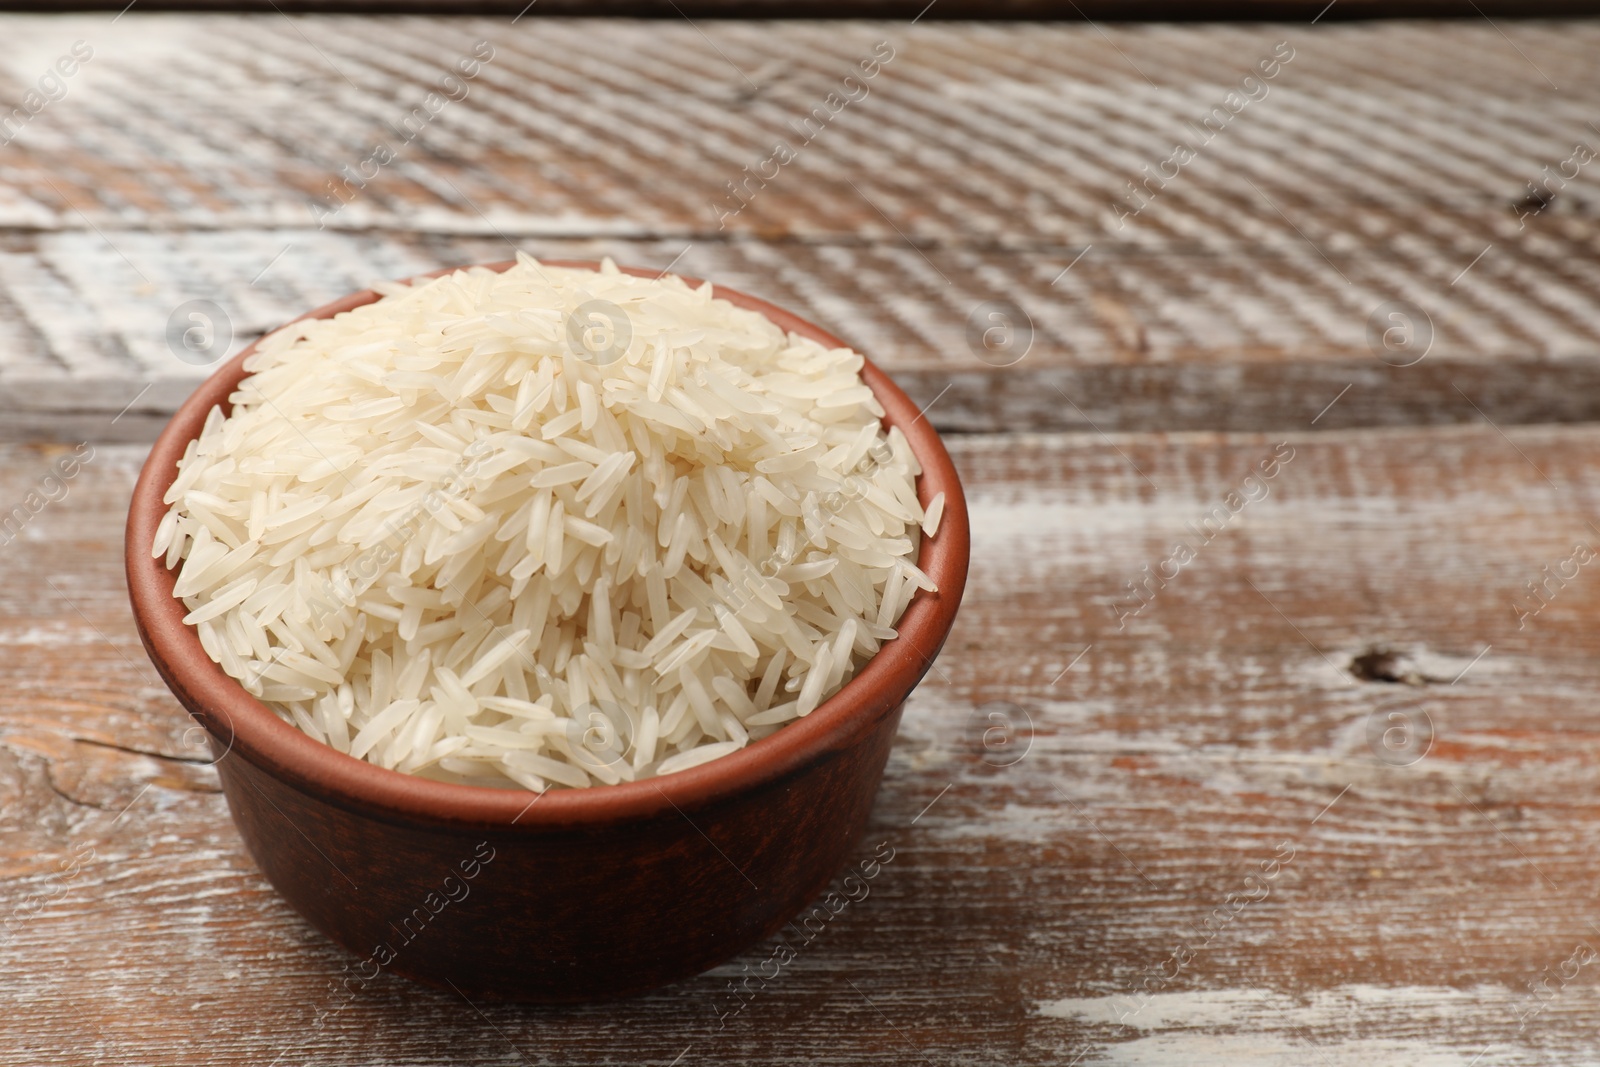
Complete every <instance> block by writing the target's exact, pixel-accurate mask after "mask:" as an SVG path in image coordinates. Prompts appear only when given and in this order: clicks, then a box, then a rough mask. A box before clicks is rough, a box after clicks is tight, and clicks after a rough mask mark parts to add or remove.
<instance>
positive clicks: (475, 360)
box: [152, 256, 944, 791]
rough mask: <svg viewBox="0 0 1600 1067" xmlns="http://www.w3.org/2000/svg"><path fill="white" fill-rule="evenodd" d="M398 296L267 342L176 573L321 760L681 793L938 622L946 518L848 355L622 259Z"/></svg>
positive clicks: (216, 639)
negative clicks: (324, 751)
mask: <svg viewBox="0 0 1600 1067" xmlns="http://www.w3.org/2000/svg"><path fill="white" fill-rule="evenodd" d="M383 291H384V293H385V296H384V298H383V299H381V300H379V301H377V302H376V303H373V304H370V305H367V306H365V307H361V308H357V309H356V310H354V311H351V312H347V313H345V314H342V315H338V316H336V317H335V318H333V319H322V320H311V321H307V322H301V323H294V324H292V325H290V326H287V327H285V328H284V329H282V330H279V331H278V332H276V333H274V334H272V335H271V336H269V337H268V338H266V339H265V340H264V341H263V342H262V343H261V346H260V349H259V351H258V352H257V354H256V355H254V356H253V357H252V358H251V360H250V362H249V364H248V369H249V370H250V371H252V372H253V373H252V375H251V376H250V377H248V378H246V379H245V381H244V382H243V384H242V385H241V386H240V387H239V389H238V391H237V392H236V393H235V394H234V396H233V398H232V399H233V409H232V414H231V415H229V416H227V417H226V418H225V417H223V415H222V413H221V411H220V410H213V411H212V412H211V414H210V417H209V418H208V419H207V421H206V424H205V428H204V430H203V431H202V433H201V434H200V437H199V438H198V439H197V440H196V441H194V442H191V444H190V446H189V448H188V451H187V452H186V453H185V455H184V458H183V460H182V461H181V463H180V464H179V473H178V477H177V479H176V481H175V482H174V483H173V485H172V488H171V489H170V490H169V491H168V492H167V495H166V502H167V503H168V504H169V505H170V510H169V512H168V513H167V515H166V516H165V517H164V519H163V521H162V522H161V524H160V527H159V529H158V531H157V533H156V537H155V543H154V544H153V546H152V551H153V554H154V555H155V556H157V557H165V559H166V562H167V565H168V566H169V567H177V568H179V573H178V579H177V586H176V588H175V590H174V593H175V595H177V596H179V597H181V598H182V599H183V601H184V604H185V606H186V607H187V608H188V609H189V614H188V616H187V618H186V620H185V621H186V622H188V623H189V624H191V625H193V626H195V627H196V628H197V630H198V632H199V637H200V641H201V643H202V645H204V647H205V649H206V651H207V652H208V653H209V654H210V655H211V657H212V658H213V659H214V660H216V661H217V662H218V663H219V664H221V666H222V667H223V669H224V670H225V671H226V672H227V673H228V674H229V675H231V676H232V677H234V678H236V679H238V680H239V681H240V682H241V683H242V684H243V685H244V687H245V688H246V689H247V690H248V691H249V692H251V693H253V694H255V695H256V696H257V697H259V698H260V699H262V700H263V701H264V702H266V703H267V704H268V706H269V707H271V708H273V710H275V711H276V712H277V713H278V714H279V715H280V716H282V717H283V718H284V719H285V720H286V721H287V722H290V723H292V724H293V725H295V726H297V727H299V728H300V729H302V730H304V731H305V732H306V733H308V734H310V735H311V736H312V737H315V738H317V739H318V740H320V741H323V742H325V743H327V744H329V745H332V746H333V747H334V748H336V749H338V750H339V751H341V752H347V753H349V754H351V755H353V756H356V757H359V758H363V759H366V760H369V761H371V762H373V763H375V764H378V765H379V766H383V767H388V768H392V769H396V770H400V771H406V772H410V773H415V774H420V775H425V776H427V777H431V778H437V779H443V780H447V781H456V782H469V783H473V784H479V785H495V786H504V787H512V788H515V787H522V788H527V789H532V790H540V791H542V790H544V789H546V788H549V787H552V786H568V787H582V786H587V785H592V784H597V783H606V784H612V783H616V782H620V781H632V780H636V779H641V778H648V777H651V776H654V775H659V774H670V773H673V772H675V771H679V770H684V769H687V768H689V767H693V766H698V765H700V764H702V763H705V762H707V761H709V760H713V759H716V758H719V757H721V756H724V755H727V754H728V753H730V752H734V751H737V750H738V749H740V748H742V747H744V746H745V745H747V744H748V743H750V742H751V741H755V740H759V739H760V738H762V737H765V736H767V735H768V734H771V733H772V732H774V731H775V730H778V729H780V728H782V726H783V725H784V724H785V723H788V722H792V721H794V720H795V719H797V718H800V717H802V716H804V715H807V714H809V713H810V712H811V711H813V710H815V709H816V708H817V707H818V706H819V705H820V704H821V703H822V702H823V701H825V700H826V699H827V698H828V697H829V696H831V695H832V694H833V693H835V692H837V691H838V689H839V688H840V687H841V686H842V685H843V684H844V683H845V682H847V681H849V680H850V678H851V677H852V676H853V675H854V674H855V672H856V670H857V669H858V668H859V667H860V666H861V665H862V664H863V663H864V662H865V661H866V660H867V659H868V658H869V657H870V656H872V654H873V653H874V652H876V651H877V649H878V647H879V646H880V644H881V643H882V642H883V641H885V640H887V639H889V638H891V637H893V636H894V634H895V630H894V628H893V627H894V624H895V623H896V622H897V621H898V620H899V618H900V615H901V613H902V612H903V611H904V610H905V608H906V605H907V604H908V603H909V602H910V601H911V598H912V597H913V596H915V595H916V593H917V592H918V591H919V590H931V589H933V583H932V581H931V580H930V579H929V578H928V577H927V575H925V574H924V573H923V572H922V571H921V570H919V569H918V568H917V567H916V565H915V562H914V560H915V559H916V556H917V551H918V547H919V544H920V539H921V537H922V536H923V535H924V533H926V534H927V535H929V536H931V535H932V534H933V533H934V532H935V531H936V530H937V529H938V524H939V521H940V517H941V515H942V514H943V510H944V499H943V496H942V495H941V496H939V497H937V498H936V499H935V500H934V501H933V502H932V504H931V505H930V507H929V508H928V509H927V511H926V513H924V510H923V508H922V506H921V505H920V504H919V502H918V498H917V493H916V478H917V476H918V475H919V474H920V473H921V470H920V468H919V466H918V464H917V461H916V459H915V457H914V456H913V455H912V452H911V449H910V447H909V445H908V444H907V442H906V440H905V438H904V436H903V435H902V434H901V433H900V432H899V430H897V429H895V430H890V431H889V432H888V433H887V434H885V433H884V432H883V430H882V428H881V424H880V422H879V420H880V418H881V417H882V414H883V412H882V409H881V408H880V407H879V406H878V403H877V401H876V400H875V399H874V398H873V396H872V394H871V391H870V390H869V389H867V388H866V387H865V386H864V385H863V384H862V381H861V377H860V373H859V372H860V369H861V366H862V359H861V357H860V356H859V355H857V354H856V353H854V352H852V351H850V350H849V349H833V350H829V349H825V348H823V347H822V346H820V345H818V344H816V343H815V342H813V341H810V340H807V339H805V338H802V337H799V336H797V335H793V334H790V335H785V334H784V333H783V332H782V331H781V330H780V329H779V328H778V327H777V326H775V325H774V324H773V323H771V322H770V321H769V320H768V319H766V318H765V317H763V316H761V315H758V314H756V313H754V312H751V311H747V310H744V309H741V308H736V307H734V306H733V305H732V304H729V303H728V302H726V301H723V300H718V299H715V298H714V296H713V293H712V288H711V286H710V285H709V284H707V285H703V286H701V287H700V288H698V289H691V288H690V287H689V286H688V285H686V284H685V283H684V282H683V281H681V280H680V279H678V278H677V277H673V276H668V277H664V278H661V279H641V278H636V277H633V276H631V275H626V274H623V273H621V272H620V271H618V270H617V269H616V268H615V266H614V265H612V264H611V262H610V261H609V260H608V261H606V263H605V264H604V265H603V267H602V270H601V271H599V272H598V273H596V272H590V271H578V270H568V269H558V268H555V267H549V266H543V265H541V264H539V263H537V262H536V261H535V260H533V259H531V258H529V257H526V256H519V258H518V264H517V266H516V267H514V268H513V269H511V270H508V271H506V272H505V273H503V274H496V273H494V272H492V271H488V270H484V269H481V268H476V269H472V270H467V271H459V272H457V273H454V274H451V275H447V276H445V277H443V278H439V279H436V280H432V281H428V282H424V283H420V284H418V285H415V286H405V285H391V286H388V287H386V288H385V289H384V290H383ZM594 301H604V302H609V305H599V306H602V307H608V306H614V307H617V308H620V309H621V315H622V318H621V319H619V320H618V321H617V322H616V323H612V324H607V323H606V322H605V320H604V315H603V313H602V316H601V317H600V318H596V316H595V314H594V309H595V307H596V306H597V305H596V304H594V303H593V302H594ZM613 326H615V327H617V328H615V329H613V328H612V327H613ZM590 329H597V330H599V331H600V332H599V333H588V332H585V331H586V330H590ZM612 338H614V339H615V341H614V350H613V351H606V348H605V346H606V345H607V344H608V343H613V342H611V341H610V339H612ZM624 341H625V342H626V347H625V348H624V347H623V342H624ZM585 345H592V346H593V347H585ZM596 350H598V355H597V354H596Z"/></svg>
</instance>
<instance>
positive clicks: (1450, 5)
mask: <svg viewBox="0 0 1600 1067" xmlns="http://www.w3.org/2000/svg"><path fill="white" fill-rule="evenodd" d="M139 6H140V8H141V9H144V10H146V11H184V12H190V11H227V12H257V13H262V14H271V13H273V11H274V8H276V9H277V10H279V11H282V12H293V13H309V14H317V13H321V14H327V13H354V14H373V15H395V14H408V15H498V16H503V17H510V16H515V15H517V14H519V13H525V14H526V15H527V16H529V17H538V16H549V15H562V16H575V15H576V16H595V15H603V16H621V17H631V18H657V19H673V20H675V19H680V18H686V17H694V18H718V19H720V18H746V19H750V18H827V19H837V18H875V19H911V18H916V17H918V16H921V17H923V18H926V19H929V20H930V21H931V20H934V19H986V20H993V19H1068V20H1082V19H1086V18H1088V19H1112V20H1117V19H1121V20H1126V19H1162V20H1194V19H1212V20H1233V21H1238V20H1243V19H1250V20H1263V19H1282V20H1284V21H1291V22H1292V21H1303V20H1305V19H1309V18H1311V17H1313V16H1315V15H1316V14H1317V13H1318V11H1319V10H1320V8H1319V7H1318V6H1317V5H1316V4H1307V3H1303V2H1297V0H1233V2H1231V3H1226V4H1224V3H1218V2H1217V0H1081V2H1079V3H1073V2H1071V0H1067V2H1062V0H939V3H938V4H937V6H936V7H935V8H934V9H933V11H931V12H930V11H927V10H926V9H927V8H928V7H929V5H928V4H927V3H926V0H922V2H918V0H855V2H854V3H848V4H847V3H843V2H842V0H683V2H681V3H678V2H674V0H539V2H538V4H537V5H536V6H534V5H529V4H528V3H527V2H526V0H520V2H519V0H277V2H276V3H273V2H270V0H158V2H155V3H150V2H146V3H141V4H140V5H139ZM0 10H8V11H38V10H46V11H96V10H105V11H107V12H109V13H113V14H114V13H115V12H116V11H117V5H116V4H114V3H106V2H105V0H65V2H64V3H49V4H47V3H44V2H43V0H6V2H5V4H4V5H3V6H0ZM1590 14H1593V6H1592V5H1590V4H1588V3H1585V2H1584V0H1536V2H1534V3H1526V4H1515V3H1512V2H1511V0H1484V2H1483V3H1479V4H1474V3H1472V2H1471V0H1467V2H1462V0H1341V2H1340V3H1338V4H1337V5H1335V6H1334V7H1333V8H1331V9H1330V10H1328V11H1326V12H1325V13H1323V14H1322V16H1321V18H1322V20H1324V21H1330V22H1332V21H1343V20H1346V19H1371V18H1452V17H1454V18H1479V17H1486V16H1489V15H1493V16H1496V17H1497V18H1498V17H1511V18H1536V17H1557V16H1584V15H1590Z"/></svg>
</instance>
